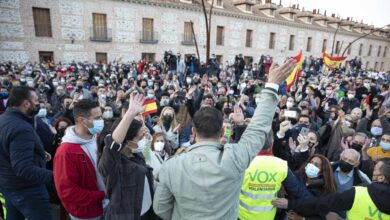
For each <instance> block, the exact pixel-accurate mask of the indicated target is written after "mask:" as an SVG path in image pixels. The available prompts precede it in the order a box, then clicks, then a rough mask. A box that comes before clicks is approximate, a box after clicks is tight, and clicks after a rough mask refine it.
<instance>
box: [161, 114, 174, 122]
mask: <svg viewBox="0 0 390 220" xmlns="http://www.w3.org/2000/svg"><path fill="white" fill-rule="evenodd" d="M172 120H173V117H172V116H170V115H164V116H163V121H164V123H167V124H168V123H171V122H172Z"/></svg>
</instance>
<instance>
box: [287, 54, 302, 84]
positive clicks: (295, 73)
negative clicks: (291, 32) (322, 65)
mask: <svg viewBox="0 0 390 220" xmlns="http://www.w3.org/2000/svg"><path fill="white" fill-rule="evenodd" d="M294 59H295V60H296V61H297V64H296V65H295V67H294V69H293V71H291V73H290V75H289V76H288V77H287V79H286V90H290V88H291V86H292V85H293V84H294V83H295V81H296V80H297V79H298V78H299V76H300V75H301V71H302V51H301V52H299V54H298V55H297V56H296V57H294Z"/></svg>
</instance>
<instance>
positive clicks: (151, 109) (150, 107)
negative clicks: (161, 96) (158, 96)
mask: <svg viewBox="0 0 390 220" xmlns="http://www.w3.org/2000/svg"><path fill="white" fill-rule="evenodd" d="M144 106H146V108H145V111H144V112H143V113H142V115H143V116H145V115H150V114H153V113H156V112H157V103H156V101H155V100H146V101H145V102H144Z"/></svg>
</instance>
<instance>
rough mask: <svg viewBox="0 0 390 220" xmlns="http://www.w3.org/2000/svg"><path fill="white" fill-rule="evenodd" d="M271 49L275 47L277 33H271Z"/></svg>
mask: <svg viewBox="0 0 390 220" xmlns="http://www.w3.org/2000/svg"><path fill="white" fill-rule="evenodd" d="M269 49H275V33H273V32H271V33H270V34H269Z"/></svg>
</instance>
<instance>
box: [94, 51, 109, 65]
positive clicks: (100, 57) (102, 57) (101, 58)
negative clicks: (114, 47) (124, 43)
mask: <svg viewBox="0 0 390 220" xmlns="http://www.w3.org/2000/svg"><path fill="white" fill-rule="evenodd" d="M96 62H97V63H107V53H96Z"/></svg>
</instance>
